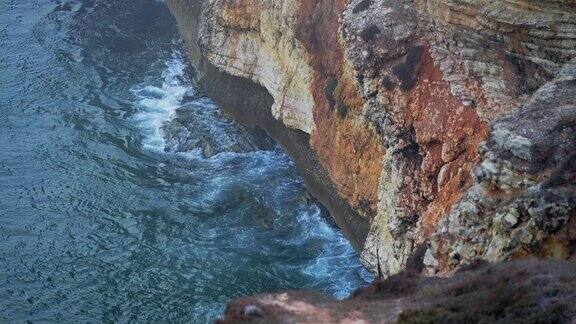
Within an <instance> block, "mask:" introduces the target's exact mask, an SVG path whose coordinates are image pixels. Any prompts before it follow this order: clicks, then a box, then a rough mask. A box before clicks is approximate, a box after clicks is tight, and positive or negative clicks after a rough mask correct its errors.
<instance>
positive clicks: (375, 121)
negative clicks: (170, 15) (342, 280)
mask: <svg viewBox="0 0 576 324" xmlns="http://www.w3.org/2000/svg"><path fill="white" fill-rule="evenodd" d="M168 3H169V5H170V6H171V8H172V11H173V12H174V13H175V16H176V17H177V20H178V23H179V26H180V29H181V31H182V33H183V35H184V37H185V38H186V39H187V41H188V46H189V49H190V50H189V52H190V54H191V55H190V56H191V57H192V58H193V59H194V60H196V61H197V62H196V63H197V65H199V66H204V67H207V66H208V67H209V70H213V71H214V70H215V71H218V73H224V74H226V75H230V76H233V77H236V78H241V79H244V80H246V82H251V83H255V84H257V85H259V86H261V87H263V89H265V90H266V91H267V92H268V93H269V95H270V97H271V102H270V105H271V106H270V107H269V109H270V112H271V115H272V116H273V117H274V118H275V119H276V121H277V122H278V123H281V124H282V125H284V126H285V127H286V128H287V129H293V130H294V131H295V132H301V133H303V134H305V135H303V137H302V138H306V140H307V142H308V143H307V144H308V145H309V146H308V149H309V151H307V150H306V149H303V150H304V151H305V152H307V153H306V154H308V155H310V156H311V157H310V158H309V159H311V160H313V161H314V163H316V164H318V165H317V167H318V170H317V171H318V172H317V173H322V174H325V175H326V179H325V181H324V180H323V181H320V182H322V183H323V184H324V185H326V186H328V187H330V188H332V189H333V195H334V196H337V197H338V198H339V199H341V200H342V203H343V204H344V205H345V207H346V208H349V209H351V210H352V211H353V212H350V213H348V215H353V216H349V217H348V218H347V220H346V221H344V222H339V224H340V225H341V226H343V227H345V228H344V230H345V232H348V233H352V234H351V235H352V236H356V241H357V243H358V245H359V247H360V248H361V251H362V252H361V253H362V259H363V261H364V263H365V264H366V265H367V266H368V267H369V269H371V270H372V271H373V272H375V273H378V274H380V275H382V276H389V275H391V274H394V273H397V272H399V271H401V270H402V269H403V268H405V266H406V263H407V260H408V257H409V256H410V255H412V254H413V253H414V252H417V253H418V254H419V255H420V256H421V257H422V258H423V260H424V264H425V269H424V271H425V272H427V273H440V274H445V273H450V272H452V271H453V270H454V269H457V268H459V267H461V266H462V265H465V264H468V263H470V262H472V261H473V260H475V259H486V260H490V261H502V260H509V259H514V258H519V257H525V256H528V255H538V256H546V257H554V258H557V259H568V258H570V257H571V256H572V255H573V254H574V249H575V246H576V245H575V242H576V220H575V218H576V217H574V214H575V207H576V201H575V196H576V192H575V184H576V179H575V171H576V169H575V165H574V159H575V158H574V152H575V151H576V59H575V57H576V1H572V0H548V1H536V0H504V1H488V0H485V1H484V0H475V1H472V0H448V1H437V0H405V1H386V0H168ZM240 92H241V91H240ZM238 95H239V96H241V95H242V94H238ZM244 109H245V110H244V112H245V113H248V114H249V113H250V109H246V108H244ZM296 151H298V150H293V152H292V153H293V154H296V155H297V154H301V152H300V153H298V152H296ZM300 151H302V150H300ZM301 159H302V160H306V159H308V158H306V157H304V156H302V157H301ZM296 160H297V161H298V160H299V159H298V158H297V159H296ZM311 168H314V167H311ZM305 169H306V167H305ZM308 171H310V168H308ZM304 173H306V172H304ZM309 173H311V172H309ZM332 189H331V190H332ZM331 192H332V191H331ZM353 218H358V219H359V220H357V221H359V222H361V223H365V224H369V233H368V234H367V236H366V233H364V230H357V228H358V227H355V228H352V229H350V228H349V229H348V230H347V229H346V226H347V225H349V224H351V223H353V220H352V219H353ZM352 227H354V226H352ZM359 227H362V228H363V226H359Z"/></svg>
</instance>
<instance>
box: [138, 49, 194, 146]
mask: <svg viewBox="0 0 576 324" xmlns="http://www.w3.org/2000/svg"><path fill="white" fill-rule="evenodd" d="M185 70H186V64H185V63H184V61H183V58H182V56H181V54H180V53H178V52H175V53H174V54H173V58H172V59H171V60H169V61H167V62H166V68H165V69H164V71H163V72H162V79H163V82H162V84H161V85H160V86H156V85H146V84H143V85H140V86H138V87H135V88H133V89H132V90H131V91H132V93H133V94H134V95H135V96H136V98H137V102H136V105H137V106H138V108H139V112H138V113H136V115H135V116H134V119H135V121H136V122H137V124H138V126H139V128H140V129H141V131H142V134H143V139H142V147H143V148H144V149H146V150H150V151H154V152H164V150H165V148H166V140H165V139H164V132H163V130H162V127H163V126H164V124H165V123H167V122H168V121H170V120H171V119H172V118H173V116H174V114H175V112H176V109H178V108H179V107H180V106H181V104H182V100H183V99H184V97H185V96H186V95H193V94H194V89H193V88H192V87H191V86H190V85H187V84H184V83H183V81H182V80H183V79H184V74H185Z"/></svg>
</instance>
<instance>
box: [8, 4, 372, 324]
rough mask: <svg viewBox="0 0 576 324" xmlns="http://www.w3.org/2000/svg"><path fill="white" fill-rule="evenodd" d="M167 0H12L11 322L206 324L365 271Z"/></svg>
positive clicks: (336, 287) (330, 289) (336, 290)
mask: <svg viewBox="0 0 576 324" xmlns="http://www.w3.org/2000/svg"><path fill="white" fill-rule="evenodd" d="M189 70H190V68H189V67H188V66H187V65H186V64H185V63H184V60H183V58H182V55H181V54H180V42H179V39H178V36H177V34H176V29H175V26H174V21H173V19H172V17H171V16H170V14H169V12H168V11H167V9H166V7H165V5H164V3H162V2H160V1H153V0H83V1H80V0H0V263H1V264H2V267H1V268H0V322H25V321H26V320H29V321H32V322H63V321H64V322H86V321H90V322H116V321H120V322H155V321H162V322H166V321H170V322H175V321H177V322H195V323H196V322H199V323H202V322H206V321H208V320H210V319H213V318H215V317H217V316H218V315H219V314H220V313H221V312H222V310H223V306H224V305H225V303H226V302H227V301H228V300H230V299H231V298H234V297H237V296H241V295H246V294H254V293H260V292H274V291H278V290H285V289H319V290H322V291H324V292H325V293H327V294H332V295H334V296H336V297H344V296H346V295H347V294H348V293H349V292H350V291H351V290H353V289H354V288H356V287H358V286H359V285H362V284H363V283H364V281H363V280H362V276H365V274H364V270H363V269H362V268H361V266H360V265H359V262H358V258H357V256H356V254H355V253H354V251H353V249H352V247H351V246H350V244H349V243H348V242H347V241H346V240H345V238H344V237H343V236H342V235H341V234H340V232H339V231H338V230H337V229H336V228H335V227H334V226H333V225H332V223H331V222H330V221H329V220H328V218H327V217H326V214H325V212H324V211H323V210H322V209H321V208H320V207H319V206H318V205H317V203H315V202H314V201H313V200H311V199H310V198H309V197H308V195H307V194H306V192H305V190H304V187H303V184H302V181H301V179H300V178H299V177H298V175H297V173H296V170H295V167H294V165H293V163H292V161H291V160H290V159H289V158H288V157H287V156H286V155H285V154H284V153H283V152H282V151H281V150H280V149H279V148H278V147H277V145H275V144H274V143H272V142H271V141H270V140H269V139H267V138H266V137H265V136H263V134H262V133H261V132H256V131H249V130H246V129H244V128H243V127H241V126H240V125H238V124H236V123H234V122H233V121H232V120H230V119H229V118H227V117H226V116H224V115H223V114H222V113H221V112H220V111H219V110H218V108H217V107H216V106H215V105H214V104H213V103H212V102H211V100H210V99H209V98H206V97H203V96H202V95H201V94H200V93H198V92H197V91H196V90H195V88H194V86H193V84H192V83H191V82H190V80H189V79H188V78H187V72H188V71H189Z"/></svg>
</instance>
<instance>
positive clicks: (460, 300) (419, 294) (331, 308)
mask: <svg viewBox="0 0 576 324" xmlns="http://www.w3.org/2000/svg"><path fill="white" fill-rule="evenodd" d="M575 297H576V264H575V263H568V262H562V263H559V262H558V263H554V262H552V263H538V262H534V261H530V262H526V261H525V262H516V263H510V264H499V265H477V266H474V267H469V268H468V269H465V270H464V271H460V272H458V273H456V274H455V275H454V276H453V277H451V278H425V277H420V276H417V275H414V274H410V273H401V274H398V275H394V276H392V277H390V278H389V279H387V280H384V281H377V282H375V283H374V284H372V285H371V286H369V287H367V288H365V289H362V290H359V291H358V292H356V293H355V294H354V295H353V296H352V297H351V298H349V299H347V300H343V301H335V300H330V299H328V298H326V297H325V296H322V295H320V294H317V293H312V292H287V293H278V294H271V295H260V296H254V297H247V298H241V299H238V300H236V301H234V302H233V303H231V304H230V305H228V307H227V309H226V313H225V316H224V318H223V319H222V320H219V321H217V323H221V324H225V323H311V324H312V323H313V324H316V323H359V324H360V323H401V324H403V323H570V322H571V321H573V320H574V318H575V316H576V307H575V306H574V302H573V298H575Z"/></svg>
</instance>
